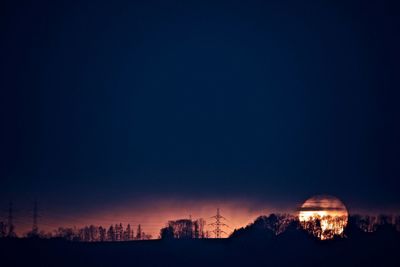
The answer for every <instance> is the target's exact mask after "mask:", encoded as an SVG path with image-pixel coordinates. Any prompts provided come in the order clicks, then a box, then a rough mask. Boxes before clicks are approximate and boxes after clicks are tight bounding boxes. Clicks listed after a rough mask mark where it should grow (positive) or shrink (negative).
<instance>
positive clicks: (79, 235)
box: [53, 223, 152, 242]
mask: <svg viewBox="0 0 400 267" xmlns="http://www.w3.org/2000/svg"><path fill="white" fill-rule="evenodd" d="M53 237H55V238H62V239H66V240H70V241H83V242H105V241H132V240H148V239H151V238H152V236H151V235H149V234H146V233H145V232H143V230H142V227H141V225H140V224H139V225H138V226H137V230H136V233H135V232H134V230H133V229H132V227H131V225H130V224H128V225H127V226H126V227H125V228H124V227H123V225H122V223H120V224H115V225H110V227H108V228H104V227H102V226H95V225H90V226H85V227H83V228H80V229H76V228H64V227H59V228H58V229H57V230H56V231H55V232H54V235H53Z"/></svg>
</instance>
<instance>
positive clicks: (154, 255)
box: [0, 229, 400, 267]
mask: <svg viewBox="0 0 400 267" xmlns="http://www.w3.org/2000/svg"><path fill="white" fill-rule="evenodd" d="M0 251H1V266H7V267H8V266H77V267H80V266H85V267H90V266H203V267H206V266H207V267H209V266H400V235H399V233H398V232H397V231H391V230H390V229H381V230H379V231H376V232H374V233H361V232H357V233H354V234H353V235H352V236H350V237H347V238H343V239H334V240H328V241H319V240H317V239H315V238H312V237H311V236H310V235H307V234H306V233H305V232H303V231H286V232H285V233H283V234H281V235H278V236H276V237H270V236H269V237H265V236H264V237H260V238H253V237H251V236H247V237H237V238H230V239H189V240H146V241H131V242H90V243H87V242H69V241H65V240H61V239H47V240H46V239H36V238H31V239H29V238H24V239H7V238H6V239H0Z"/></svg>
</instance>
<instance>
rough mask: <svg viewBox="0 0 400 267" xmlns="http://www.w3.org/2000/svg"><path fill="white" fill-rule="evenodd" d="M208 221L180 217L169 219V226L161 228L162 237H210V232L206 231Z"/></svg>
mask: <svg viewBox="0 0 400 267" xmlns="http://www.w3.org/2000/svg"><path fill="white" fill-rule="evenodd" d="M205 226H206V221H205V220H204V219H202V218H200V219H198V220H194V221H193V220H191V219H180V220H175V221H169V222H168V223H167V226H166V227H164V228H162V229H161V230H160V238H161V239H193V238H209V232H208V231H205V229H204V228H205Z"/></svg>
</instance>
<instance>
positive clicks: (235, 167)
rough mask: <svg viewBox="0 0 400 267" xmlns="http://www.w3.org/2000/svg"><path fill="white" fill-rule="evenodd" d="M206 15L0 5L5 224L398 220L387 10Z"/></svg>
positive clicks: (249, 10)
mask: <svg viewBox="0 0 400 267" xmlns="http://www.w3.org/2000/svg"><path fill="white" fill-rule="evenodd" d="M216 2H217V1H210V2H206V1H179V2H175V1H147V0H146V1H93V2H86V1H76V2H72V1H65V2H64V1H49V2H47V3H46V2H42V1H26V2H25V1H24V2H22V1H2V2H1V4H0V13H1V16H0V30H1V42H0V58H1V61H0V67H1V70H0V71H1V73H0V77H1V79H0V88H1V96H0V112H1V132H0V137H1V141H0V156H1V159H0V167H1V168H0V177H1V178H0V179H1V186H0V204H1V206H0V208H1V209H2V213H0V215H1V216H2V217H1V219H3V218H4V216H6V213H5V210H6V209H7V207H8V202H9V201H10V200H11V201H13V202H14V205H15V209H16V214H17V215H16V217H18V216H20V217H21V218H22V219H21V221H23V220H25V219H23V218H25V217H27V218H29V216H30V214H29V212H30V209H31V206H32V202H33V200H34V199H37V200H38V202H39V203H40V204H39V205H40V208H41V211H42V217H43V218H45V217H46V216H47V217H48V218H53V217H52V215H51V214H56V213H57V214H58V216H61V218H67V216H68V218H73V217H74V216H78V214H83V213H84V214H89V213H90V214H94V215H91V216H92V217H90V218H96V217H95V214H96V212H104V213H107V212H108V213H112V212H111V211H113V210H114V211H115V210H117V209H119V208H121V209H125V210H130V211H129V212H131V214H133V215H132V216H135V212H134V211H135V210H139V209H140V210H142V211H143V210H146V212H145V213H146V214H149V215H148V216H150V215H151V216H156V215H157V214H156V213H158V212H159V210H163V211H164V212H168V209H171V210H179V208H180V207H183V206H185V208H184V211H183V212H184V213H185V214H187V213H189V212H193V213H194V214H195V213H196V211H198V209H199V208H200V207H204V205H207V206H209V207H210V213H212V212H214V210H215V208H216V206H217V205H225V204H226V203H231V204H232V203H235V205H237V206H241V203H242V204H243V205H242V206H243V207H244V209H246V210H257V209H260V210H261V209H267V210H290V209H292V210H294V209H296V205H298V204H299V203H301V202H302V201H304V200H305V199H306V198H308V197H310V196H312V195H315V194H331V195H334V196H337V197H339V198H340V199H341V200H342V201H343V202H344V203H345V204H346V205H347V207H348V208H349V210H350V211H353V210H354V211H399V208H400V194H399V189H398V188H399V186H400V182H399V175H400V142H399V137H400V123H399V121H400V120H399V115H400V104H399V103H400V102H399V101H400V90H399V89H400V87H399V80H400V75H399V74H400V67H399V66H400V65H399V62H400V49H399V47H400V8H399V6H396V4H395V2H396V1H393V2H391V1H378V0H376V1H361V0H360V1H343V2H341V3H339V1H320V2H319V3H317V1H310V2H307V1H294V2H289V1H226V2H222V1H221V2H219V1H218V3H216ZM149 203H150V204H151V205H150V204H149ZM165 203H169V204H168V205H167V204H165ZM174 203H175V204H174ZM177 203H179V204H177ZM184 203H186V204H184ZM202 203H206V204H204V205H203V204H202ZM224 203H225V204H224ZM244 203H246V204H244ZM202 205H203V206H202ZM226 205H228V204H226ZM232 205H233V204H232ZM156 206H157V207H158V210H157V208H155V207H156ZM147 207H148V208H147ZM18 212H19V213H18ZM46 212H47V215H46ZM143 212H144V211H143ZM18 214H19V215H18ZM210 215H212V214H210ZM24 216H25V217H24ZM54 216H55V215H54ZM63 216H64V217H63ZM1 219H0V220H1ZM43 220H45V219H43ZM49 220H50V219H49ZM54 220H55V219H54ZM60 220H61V219H60ZM29 223H30V222H29ZM29 223H28V224H29ZM57 223H58V222H57ZM49 224H50V223H49ZM54 224H55V223H54Z"/></svg>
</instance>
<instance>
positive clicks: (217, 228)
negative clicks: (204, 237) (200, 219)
mask: <svg viewBox="0 0 400 267" xmlns="http://www.w3.org/2000/svg"><path fill="white" fill-rule="evenodd" d="M211 218H212V219H215V221H214V222H213V223H210V224H209V225H211V226H214V230H213V231H212V232H213V233H214V236H215V238H221V236H222V234H226V235H228V234H227V233H226V232H225V231H224V230H222V229H221V227H229V225H227V224H225V223H223V222H222V220H227V219H226V218H225V217H224V216H222V215H221V214H220V213H219V208H218V209H217V214H216V215H214V216H212V217H211Z"/></svg>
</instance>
